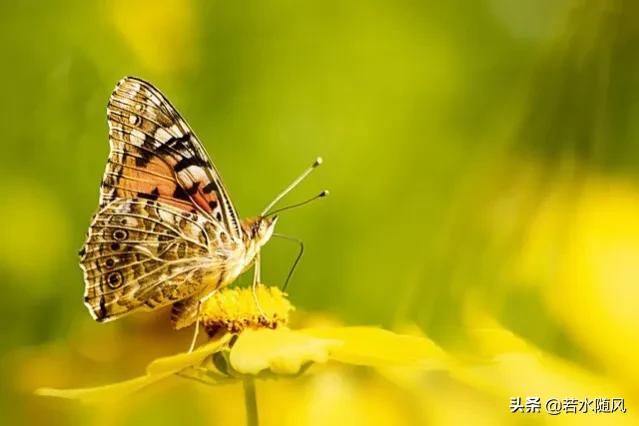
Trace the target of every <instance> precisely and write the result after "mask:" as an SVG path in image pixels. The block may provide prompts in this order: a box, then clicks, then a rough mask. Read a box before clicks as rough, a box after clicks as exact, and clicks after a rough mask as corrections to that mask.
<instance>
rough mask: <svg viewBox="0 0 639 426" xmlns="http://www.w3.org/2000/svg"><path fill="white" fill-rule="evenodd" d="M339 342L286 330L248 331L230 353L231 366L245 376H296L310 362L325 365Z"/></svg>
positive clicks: (241, 336)
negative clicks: (274, 374)
mask: <svg viewBox="0 0 639 426" xmlns="http://www.w3.org/2000/svg"><path fill="white" fill-rule="evenodd" d="M339 345H340V342H339V341H336V340H333V339H324V338H319V337H313V336H310V335H308V334H304V333H300V332H297V331H292V330H289V329H287V328H279V329H277V330H270V329H258V330H251V329H248V330H246V331H244V333H242V334H241V335H240V337H239V338H238V339H237V342H235V345H234V346H233V348H232V349H231V355H230V361H231V366H232V367H233V368H234V369H235V370H236V371H237V372H239V373H242V374H258V373H259V372H261V371H264V370H270V371H272V372H273V373H276V374H296V373H298V372H299V371H300V369H301V368H302V366H303V365H304V364H306V363H308V362H318V363H322V362H326V361H327V360H328V359H329V353H330V351H331V350H333V349H334V348H335V347H337V346H339Z"/></svg>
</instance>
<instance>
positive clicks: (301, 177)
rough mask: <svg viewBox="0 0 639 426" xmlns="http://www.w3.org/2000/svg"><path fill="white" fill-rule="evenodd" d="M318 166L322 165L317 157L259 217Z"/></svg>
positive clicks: (320, 158) (320, 159)
mask: <svg viewBox="0 0 639 426" xmlns="http://www.w3.org/2000/svg"><path fill="white" fill-rule="evenodd" d="M320 164H322V157H317V159H316V160H315V161H314V162H313V164H311V166H310V167H309V168H308V169H306V170H304V173H302V174H301V175H299V177H298V178H297V179H295V180H294V181H293V182H291V184H290V185H289V186H287V187H286V188H285V189H284V191H282V192H280V193H279V194H278V195H277V197H275V199H274V200H273V201H271V203H270V204H269V205H268V206H266V208H265V209H264V211H263V212H262V213H261V215H260V216H264V215H266V214H267V213H268V211H269V210H271V209H272V208H273V206H275V205H276V204H277V203H279V202H280V200H281V199H282V198H284V197H285V196H286V194H288V193H289V192H291V191H292V190H293V188H295V187H296V186H297V185H299V183H300V182H301V181H303V180H304V179H305V178H306V176H308V175H309V174H310V173H311V172H312V171H313V170H315V168H316V167H317V166H319V165H320Z"/></svg>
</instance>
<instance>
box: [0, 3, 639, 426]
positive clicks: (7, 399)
mask: <svg viewBox="0 0 639 426" xmlns="http://www.w3.org/2000/svg"><path fill="white" fill-rule="evenodd" d="M638 18H639V4H637V3H636V2H634V1H631V0H556V1H552V0H520V1H517V2H513V1H509V0H477V1H472V2H464V1H460V0H453V1H450V2H435V1H431V0H425V1H415V0H400V1H394V2H391V1H376V0H373V1H347V2H337V1H330V0H329V1H310V2H304V3H299V2H288V1H273V2H257V1H249V2H243V3H236V2H223V1H204V0H183V1H179V0H158V1H150V0H131V1H123V0H103V1H97V2H82V1H78V0H67V1H52V2H34V1H22V2H2V3H1V4H0V22H2V25H0V34H1V36H0V47H1V50H2V52H3V60H4V61H3V62H4V64H5V65H4V66H3V67H2V68H1V69H0V75H2V77H3V80H4V81H5V84H4V88H3V96H2V99H1V100H0V120H2V129H3V132H4V135H3V143H2V147H3V154H2V155H1V156H0V175H1V176H2V179H1V181H0V192H1V194H2V199H3V202H2V203H0V221H1V222H2V224H3V226H2V227H0V241H1V243H2V244H1V245H0V282H1V283H2V286H3V291H4V293H3V297H2V298H0V312H1V314H0V315H1V318H0V320H2V323H3V324H4V325H5V327H4V331H3V338H2V339H1V340H0V348H1V353H2V368H1V369H0V423H2V424H30V423H33V422H34V421H36V419H38V418H42V417H43V416H45V415H46V418H47V419H48V420H49V422H50V423H51V424H75V423H80V424H154V425H163V424H173V423H177V422H180V423H191V424H204V423H206V424H235V423H237V422H238V421H241V418H242V414H241V412H240V413H239V414H238V412H237V410H239V409H240V408H241V404H240V403H239V401H241V388H240V387H233V386H229V387H227V388H224V389H215V390H212V389H208V388H205V387H197V386H193V385H192V384H190V383H179V382H178V383H176V384H175V385H174V387H171V388H170V389H167V390H166V391H165V392H161V391H156V392H154V393H152V394H149V395H145V396H142V397H141V400H140V401H136V402H135V403H134V402H131V404H129V405H123V406H120V407H118V409H113V408H112V407H104V409H103V410H98V411H95V410H83V409H81V408H78V407H75V406H71V405H66V404H60V403H59V402H52V401H47V400H43V399H36V397H33V396H30V394H31V392H32V390H33V389H34V388H36V387H39V386H44V385H48V386H58V387H64V386H67V387H77V386H80V385H87V384H100V383H104V382H108V381H114V380H117V379H123V378H126V377H133V376H135V375H136V374H138V373H139V372H140V371H141V370H142V368H143V366H144V365H145V364H146V363H147V362H148V361H149V360H150V359H153V358H154V357H157V356H160V355H166V354H170V353H173V352H175V351H176V350H180V349H183V348H184V347H185V345H187V342H188V340H189V336H188V334H189V332H188V330H187V331H185V332H184V333H182V332H179V333H176V332H172V331H171V330H170V329H169V324H168V314H167V313H166V312H164V311H163V312H158V313H156V314H140V315H135V316H132V317H130V318H127V319H123V320H121V321H117V322H114V323H109V324H96V323H94V322H93V321H92V320H91V318H90V316H89V315H88V313H87V312H86V309H85V307H84V306H83V305H82V291H83V283H82V276H81V272H80V269H79V267H78V265H77V256H76V253H77V249H79V247H80V246H81V244H82V242H83V239H84V235H85V232H86V229H87V226H88V224H89V219H90V217H91V214H92V213H93V212H94V210H95V208H96V206H97V197H98V184H99V182H100V179H101V175H102V173H103V170H104V164H105V161H106V157H107V153H108V143H107V129H106V123H105V105H106V101H107V98H108V96H109V94H110V92H111V90H112V88H113V86H114V85H115V83H116V81H117V80H118V79H120V78H121V77H122V76H124V75H138V76H140V77H143V78H145V79H147V80H149V81H152V82H153V83H154V84H156V85H157V86H158V87H159V88H160V89H162V90H163V91H164V92H165V94H166V95H167V97H169V98H170V99H171V100H172V101H173V102H174V104H175V105H176V106H177V107H178V109H179V110H180V111H181V113H182V114H183V115H184V117H185V118H186V120H187V121H188V122H189V123H190V124H191V126H192V127H193V128H194V129H195V131H196V132H197V134H198V135H199V137H200V139H202V141H203V142H204V144H205V145H206V147H207V149H208V151H209V152H210V153H211V154H212V155H213V158H214V160H215V162H216V164H217V166H218V168H219V169H220V171H221V173H222V175H223V177H224V180H225V183H226V184H227V186H228V189H229V192H230V193H231V194H232V196H233V198H234V200H235V204H236V206H237V207H238V208H239V210H240V213H241V215H243V216H250V215H254V214H256V213H257V212H259V211H260V210H261V208H262V207H263V206H265V205H266V204H267V203H268V202H269V201H270V199H271V198H272V197H273V196H274V195H275V194H276V193H277V192H278V191H279V190H280V189H281V188H283V187H284V186H285V185H286V184H287V183H288V182H289V181H290V179H291V178H293V177H294V176H295V175H296V173H298V172H299V171H300V170H301V169H302V168H303V167H304V166H306V165H307V163H309V162H310V161H312V160H313V159H314V158H315V156H317V155H322V156H323V157H324V158H325V160H326V163H325V166H323V167H322V169H320V170H318V171H317V173H316V175H314V176H313V177H312V178H310V179H309V180H308V181H307V182H305V183H304V184H303V185H302V186H301V187H300V188H299V189H298V190H297V191H296V192H295V193H294V194H293V195H291V196H290V200H291V201H293V200H296V199H302V198H304V197H305V196H307V195H312V194H314V193H315V192H316V191H318V190H319V189H321V188H324V187H326V188H329V189H330V190H331V192H332V195H331V197H330V198H328V199H326V200H324V201H322V202H318V203H317V204H315V205H312V206H308V207H305V208H303V209H300V210H296V211H293V212H288V213H287V214H285V215H283V216H282V218H281V219H280V221H279V223H278V230H279V231H280V232H284V233H287V234H292V235H296V236H298V237H301V238H302V239H304V241H305V243H306V246H307V251H306V254H305V257H304V259H303V260H302V263H301V265H300V267H299V269H298V270H297V271H296V274H295V276H294V279H293V282H292V284H291V287H290V293H291V299H292V301H293V302H294V303H295V305H296V306H297V308H298V310H306V311H309V312H321V314H320V315H325V316H327V317H331V318H339V321H343V322H345V323H349V324H382V325H385V326H387V327H391V328H397V327H403V326H404V325H405V324H416V325H417V326H419V327H420V329H421V331H422V332H424V333H425V334H426V335H428V336H429V337H431V338H433V339H434V340H435V341H436V342H437V343H438V344H440V345H441V346H442V347H444V348H446V349H447V350H448V351H450V352H454V353H456V354H458V355H459V356H460V357H462V358H466V357H467V358H468V361H469V363H470V364H472V363H473V362H479V360H481V359H482V357H479V356H478V355H477V352H478V351H479V352H481V347H482V346H481V344H480V342H478V341H477V339H476V338H475V337H476V334H475V332H474V331H473V330H475V329H476V328H477V327H478V326H480V325H481V323H482V321H483V320H481V318H491V320H490V321H489V322H490V324H491V327H492V328H496V329H499V330H503V332H504V333H506V334H508V333H511V332H512V333H515V334H514V335H517V336H519V337H517V339H522V342H524V343H522V344H524V345H525V347H526V348H528V349H526V350H525V351H524V352H526V353H527V354H529V356H530V357H533V358H532V359H527V361H526V362H522V363H520V364H509V365H508V368H506V367H504V368H501V367H503V366H504V365H505V364H503V363H501V362H500V361H503V358H500V357H499V356H497V353H498V352H497V351H493V352H488V353H486V354H485V357H486V359H489V360H491V363H492V364H490V365H492V366H493V368H494V369H493V370H492V371H490V372H489V376H488V377H491V375H492V377H494V378H495V381H496V382H498V383H496V384H495V386H499V385H500V384H501V385H503V386H501V387H500V388H499V392H497V391H495V390H494V389H492V390H491V389H487V385H486V381H481V380H478V379H476V377H475V376H472V375H470V373H469V374H461V373H460V374H459V375H458V376H454V375H453V376H437V375H432V374H427V375H423V376H419V377H418V378H416V377H409V378H406V377H403V376H402V377H403V378H402V379H401V380H399V379H397V378H395V377H394V378H392V379H391V378H388V377H384V378H380V377H379V376H374V375H371V374H369V372H363V371H359V370H357V371H350V370H349V371H345V370H343V369H341V368H334V369H327V370H326V371H325V372H324V373H322V374H319V375H316V376H312V377H308V378H304V379H301V380H300V381H296V382H294V383H293V382H287V381H277V382H266V383H264V384H263V385H262V384H258V398H259V404H260V409H261V410H262V412H263V417H264V419H265V424H287V423H288V424H300V423H304V422H306V423H308V424H330V421H331V419H341V420H340V421H339V422H338V423H340V422H341V423H349V424H357V423H355V420H357V421H359V422H361V423H360V424H424V423H426V422H428V423H438V424H439V423H467V422H469V421H471V420H472V421H473V422H475V423H476V422H477V421H478V419H482V421H485V422H486V424H495V423H496V422H499V423H506V422H513V423H515V424H518V423H519V422H525V423H526V424H528V422H533V423H534V422H546V421H549V420H548V417H543V416H541V417H537V418H531V417H521V416H519V417H517V416H512V415H508V412H507V410H508V397H509V396H516V395H522V396H526V392H527V391H528V389H536V388H531V387H530V383H533V382H536V380H537V379H539V377H541V376H543V377H553V378H555V379H557V380H559V379H561V381H562V383H564V385H565V386H559V387H553V386H550V385H548V387H545V385H544V386H541V387H540V388H539V389H537V390H536V391H537V392H539V393H540V394H542V392H552V391H556V392H561V393H564V394H561V395H556V396H557V397H583V396H591V397H596V396H608V395H607V392H608V390H609V389H614V390H615V391H617V390H618V391H619V392H621V395H622V396H624V397H625V398H626V401H627V405H628V406H629V407H636V408H639V405H638V404H637V402H636V401H637V397H639V369H638V367H637V364H636V359H637V355H638V354H639V309H637V300H639V297H638V296H639V294H638V290H637V288H638V287H637V282H638V280H639V225H638V221H639V219H638V218H639V180H638V176H637V171H638V170H639V167H638V166H639V160H638V155H639V148H638V147H639V144H637V140H639V125H637V123H639V120H638V119H637V118H638V116H639V97H638V96H637V93H639V53H638V52H637V49H636V46H637V45H638V42H639V27H638V26H637V25H636V22H637V19H638ZM294 255H295V247H294V246H292V245H290V244H287V243H286V242H282V241H276V240H274V241H272V242H271V243H269V245H268V246H267V248H266V250H265V252H264V254H263V265H264V272H263V275H264V278H265V279H264V281H265V282H267V283H269V284H278V283H281V282H282V281H283V279H284V277H285V276H286V273H287V271H288V268H289V266H290V263H291V262H292V260H293V258H294ZM249 282H250V279H248V277H244V278H243V279H240V285H246V284H248V283H249ZM531 348H534V349H531ZM500 350H501V351H505V353H511V352H513V351H514V349H513V348H512V347H511V346H510V345H505V346H504V347H501V348H500ZM515 352H517V351H515ZM500 353H501V352H500ZM540 353H543V354H545V355H544V359H547V358H548V357H550V358H552V359H553V360H557V361H556V362H554V361H553V362H552V363H549V364H543V366H539V365H538V364H537V363H536V361H535V362H533V360H537V358H536V356H537V355H538V354H540ZM531 363H532V364H531ZM532 365H534V366H536V367H535V368H533V367H532ZM573 371H578V372H579V373H578V374H572V373H571V372H573ZM515 372H516V373H518V374H517V375H515V374H514V373H515ZM584 377H586V378H584ZM506 378H510V380H511V381H510V382H508V381H506ZM80 381H81V383H79V382H80ZM586 382H587V385H586V384H585V383H586ZM539 383H546V382H543V381H540V382H539ZM262 386H263V387H262ZM578 392H579V393H578ZM583 392H585V395H584V394H583ZM572 393H575V394H572ZM577 393H578V394H577ZM600 394H601V395H600ZM610 396H613V395H610ZM633 404H634V405H633ZM230 407H233V408H232V409H231V408H230ZM636 408H635V409H636ZM234 410H235V411H234ZM238 416H239V417H238ZM630 416H632V408H629V414H627V415H626V416H625V417H624V416H616V417H614V416H613V417H609V418H607V421H612V420H618V421H619V422H630V423H632V422H633V421H634V422H636V419H635V418H633V417H630ZM593 418H596V417H592V416H589V417H587V418H586V417H575V418H573V420H570V419H569V420H566V421H567V422H580V424H583V422H585V421H586V420H589V419H590V420H591V419H593ZM238 419H240V420H238ZM553 419H554V418H553ZM346 420H352V421H346ZM374 421H375V422H377V423H374ZM608 424H610V423H608Z"/></svg>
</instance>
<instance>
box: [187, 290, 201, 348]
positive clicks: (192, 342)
mask: <svg viewBox="0 0 639 426" xmlns="http://www.w3.org/2000/svg"><path fill="white" fill-rule="evenodd" d="M201 307H202V301H198V302H197V319H196V320H195V327H194V329H193V338H192V339H191V345H190V346H189V352H193V349H195V343H196V342H197V336H198V334H199V333H200V308H201Z"/></svg>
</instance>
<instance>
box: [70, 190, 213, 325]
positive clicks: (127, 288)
mask: <svg viewBox="0 0 639 426" xmlns="http://www.w3.org/2000/svg"><path fill="white" fill-rule="evenodd" d="M215 232H216V231H215V227H214V225H213V223H212V222H211V221H210V220H209V219H208V218H206V217H204V216H202V215H199V214H197V213H189V212H186V211H182V210H179V209H178V208H175V207H171V206H169V205H166V204H161V203H159V202H157V201H154V200H146V199H140V198H136V199H129V200H127V199H118V200H115V201H113V202H111V203H109V204H108V205H107V206H105V207H104V208H103V209H102V210H100V211H99V212H98V213H97V215H96V216H95V217H94V219H93V222H92V224H91V227H90V228H89V235H88V238H87V241H86V243H85V246H84V248H83V251H82V252H81V259H80V264H81V266H82V269H83V270H84V278H85V282H86V290H85V303H86V305H87V306H88V307H89V310H90V311H91V313H92V315H93V316H94V318H95V319H97V320H99V321H105V320H109V319H113V318H117V317H119V316H121V315H124V314H126V313H129V312H131V311H133V310H137V309H139V308H142V309H147V310H148V309H153V308H155V307H159V306H164V305H167V304H170V303H172V302H175V301H178V300H182V299H184V298H186V297H189V296H191V295H193V294H196V293H198V292H199V291H201V290H202V287H203V285H204V283H203V279H202V278H203V276H204V275H205V274H206V275H208V276H209V277H210V278H214V275H215V274H216V271H219V265H220V263H221V262H223V260H224V259H223V258H220V257H219V256H218V255H217V254H216V253H215V252H213V253H211V251H210V244H209V238H210V235H215Z"/></svg>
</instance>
